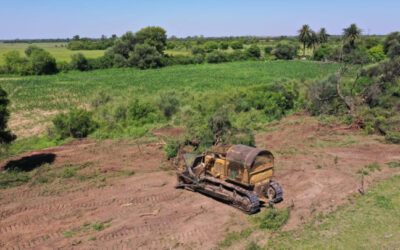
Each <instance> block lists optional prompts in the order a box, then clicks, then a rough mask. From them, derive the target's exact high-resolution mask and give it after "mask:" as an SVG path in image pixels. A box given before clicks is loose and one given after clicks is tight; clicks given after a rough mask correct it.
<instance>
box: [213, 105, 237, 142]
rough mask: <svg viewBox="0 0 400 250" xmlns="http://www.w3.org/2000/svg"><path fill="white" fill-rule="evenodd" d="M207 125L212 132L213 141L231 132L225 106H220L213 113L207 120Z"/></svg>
mask: <svg viewBox="0 0 400 250" xmlns="http://www.w3.org/2000/svg"><path fill="white" fill-rule="evenodd" d="M208 126H209V128H210V130H211V132H212V134H213V137H214V142H216V141H217V140H219V139H222V140H224V139H225V138H224V137H225V136H226V135H228V134H229V133H231V129H232V124H231V121H230V119H229V112H228V109H227V107H226V106H224V107H221V108H220V109H218V110H217V111H216V112H215V113H214V115H213V116H212V117H211V118H210V119H209V121H208Z"/></svg>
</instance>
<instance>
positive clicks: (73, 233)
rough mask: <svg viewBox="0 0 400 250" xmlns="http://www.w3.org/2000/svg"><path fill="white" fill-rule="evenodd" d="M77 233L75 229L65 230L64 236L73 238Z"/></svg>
mask: <svg viewBox="0 0 400 250" xmlns="http://www.w3.org/2000/svg"><path fill="white" fill-rule="evenodd" d="M75 233H76V231H75V230H74V229H72V230H69V231H64V233H63V234H64V237H65V238H71V237H72V236H74V235H75Z"/></svg>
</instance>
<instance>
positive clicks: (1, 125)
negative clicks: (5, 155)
mask: <svg viewBox="0 0 400 250" xmlns="http://www.w3.org/2000/svg"><path fill="white" fill-rule="evenodd" d="M9 102H10V101H9V100H8V95H7V93H6V92H5V91H4V90H3V88H2V87H1V86H0V145H4V144H8V143H10V142H12V141H13V140H15V139H16V136H15V135H13V134H11V132H10V131H9V130H8V129H7V122H8V118H9V117H10V112H9V111H8V104H9Z"/></svg>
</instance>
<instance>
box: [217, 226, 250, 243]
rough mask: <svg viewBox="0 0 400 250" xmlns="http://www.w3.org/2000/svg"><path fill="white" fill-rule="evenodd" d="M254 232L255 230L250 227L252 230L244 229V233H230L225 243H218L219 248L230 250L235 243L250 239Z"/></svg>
mask: <svg viewBox="0 0 400 250" xmlns="http://www.w3.org/2000/svg"><path fill="white" fill-rule="evenodd" d="M253 231H254V229H253V228H251V227H250V228H246V229H243V230H242V231H239V232H230V233H228V235H227V236H226V237H225V239H224V240H223V241H220V242H219V243H218V247H220V248H228V247H230V246H232V244H233V243H235V242H237V241H239V240H242V239H246V238H247V237H249V236H250V234H251V233H252V232H253Z"/></svg>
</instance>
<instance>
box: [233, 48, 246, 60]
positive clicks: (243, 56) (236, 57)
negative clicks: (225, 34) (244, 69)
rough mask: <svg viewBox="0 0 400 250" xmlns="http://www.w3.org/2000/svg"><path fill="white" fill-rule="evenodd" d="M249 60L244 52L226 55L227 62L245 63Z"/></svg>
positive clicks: (237, 51) (236, 51) (238, 51)
mask: <svg viewBox="0 0 400 250" xmlns="http://www.w3.org/2000/svg"><path fill="white" fill-rule="evenodd" d="M248 59H249V55H248V54H247V53H246V52H245V51H241V50H234V51H233V52H232V53H229V54H228V61H245V60H248Z"/></svg>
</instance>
